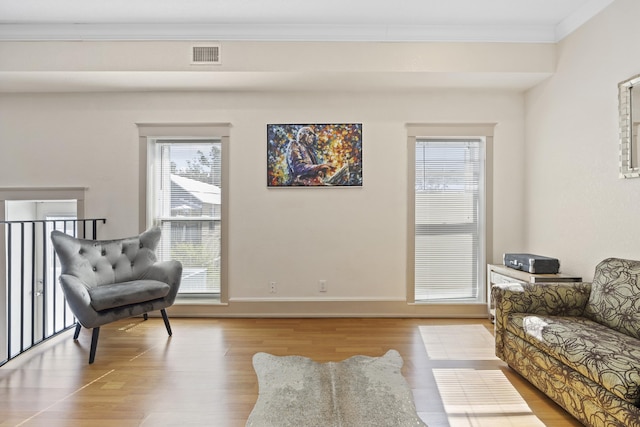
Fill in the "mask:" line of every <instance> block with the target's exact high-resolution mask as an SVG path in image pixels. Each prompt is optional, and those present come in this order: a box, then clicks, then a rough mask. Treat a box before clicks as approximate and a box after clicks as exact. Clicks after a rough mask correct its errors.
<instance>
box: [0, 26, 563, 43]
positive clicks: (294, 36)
mask: <svg viewBox="0 0 640 427" xmlns="http://www.w3.org/2000/svg"><path fill="white" fill-rule="evenodd" d="M555 34H556V28H555V27H554V26H549V25H539V26H515V25H513V26H493V25H492V26H489V25H475V26H448V25H441V26H433V25H425V26H412V25H383V26H381V25H296V24H290V25H271V24H262V25H255V24H254V25H244V24H242V25H238V24H1V25H0V41H37V40H218V41H223V40H239V41H248V40H251V41H372V42H373V41H389V42H429V41H436V42H514V43H554V42H555V41H556V36H555Z"/></svg>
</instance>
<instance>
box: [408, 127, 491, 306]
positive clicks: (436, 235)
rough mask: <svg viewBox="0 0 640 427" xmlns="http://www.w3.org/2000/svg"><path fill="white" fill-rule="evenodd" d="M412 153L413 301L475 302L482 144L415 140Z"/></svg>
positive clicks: (478, 273)
mask: <svg viewBox="0 0 640 427" xmlns="http://www.w3.org/2000/svg"><path fill="white" fill-rule="evenodd" d="M415 150H416V152H415V301H451V300H456V301H465V302H477V301H479V300H480V299H481V298H482V295H481V292H480V291H481V289H482V288H481V282H482V281H481V274H482V273H481V272H482V271H483V265H484V251H483V247H484V245H483V241H484V238H483V230H484V214H483V212H484V197H485V194H484V141H483V139H465V140H459V139H419V138H418V139H416V145H415Z"/></svg>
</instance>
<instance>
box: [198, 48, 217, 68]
mask: <svg viewBox="0 0 640 427" xmlns="http://www.w3.org/2000/svg"><path fill="white" fill-rule="evenodd" d="M191 63H192V64H195V65H211V64H220V45H207V46H192V48H191Z"/></svg>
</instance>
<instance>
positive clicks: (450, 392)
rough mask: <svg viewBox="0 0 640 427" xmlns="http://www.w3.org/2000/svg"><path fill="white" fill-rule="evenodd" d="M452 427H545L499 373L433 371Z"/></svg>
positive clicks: (463, 370) (462, 370) (495, 371)
mask: <svg viewBox="0 0 640 427" xmlns="http://www.w3.org/2000/svg"><path fill="white" fill-rule="evenodd" d="M433 375H434V377H435V380H436V383H437V385H438V391H439V392H440V398H441V399H442V403H443V405H444V408H445V411H446V413H447V415H448V417H449V424H450V425H451V427H463V426H464V427H467V426H473V427H480V426H482V427H484V426H486V427H502V426H514V427H516V426H517V427H544V424H543V423H542V422H541V421H540V420H539V419H538V418H537V417H536V416H535V415H533V413H532V411H531V408H529V405H527V403H526V402H525V401H524V399H523V398H522V397H521V396H520V394H519V393H518V392H517V391H516V389H515V388H514V387H513V385H511V383H510V382H509V380H508V379H507V378H506V377H505V376H504V375H503V374H502V372H501V371H498V370H476V369H434V370H433Z"/></svg>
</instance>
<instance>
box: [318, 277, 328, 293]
mask: <svg viewBox="0 0 640 427" xmlns="http://www.w3.org/2000/svg"><path fill="white" fill-rule="evenodd" d="M318 291H320V292H327V281H326V280H319V281H318Z"/></svg>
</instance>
